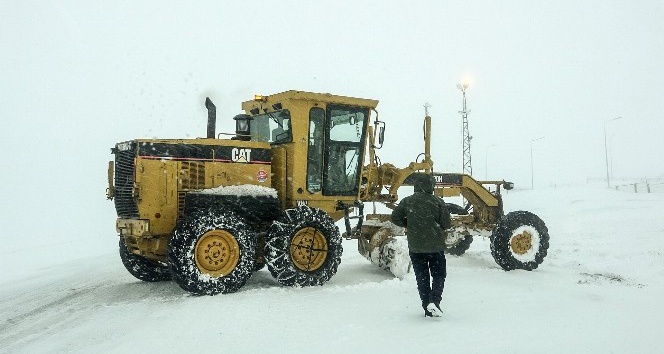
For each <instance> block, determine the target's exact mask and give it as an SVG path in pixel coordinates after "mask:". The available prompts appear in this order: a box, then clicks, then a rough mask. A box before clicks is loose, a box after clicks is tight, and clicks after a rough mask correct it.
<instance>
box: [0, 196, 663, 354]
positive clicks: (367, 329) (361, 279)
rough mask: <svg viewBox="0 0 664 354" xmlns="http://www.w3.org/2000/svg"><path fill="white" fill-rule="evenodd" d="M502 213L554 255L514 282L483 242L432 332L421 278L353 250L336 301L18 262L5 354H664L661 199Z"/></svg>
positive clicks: (1, 304)
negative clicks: (194, 291) (218, 290)
mask: <svg viewBox="0 0 664 354" xmlns="http://www.w3.org/2000/svg"><path fill="white" fill-rule="evenodd" d="M504 199H505V207H506V210H507V211H511V210H529V211H532V212H534V213H536V214H538V215H539V216H540V217H541V218H542V219H543V220H544V221H545V222H546V223H547V226H548V228H549V233H550V235H551V248H550V249H549V255H548V256H547V257H546V259H545V260H544V263H543V264H542V265H541V266H540V268H539V269H537V270H535V271H532V272H527V271H511V272H505V271H503V270H501V269H500V268H499V267H498V266H497V265H496V264H495V262H494V261H493V259H492V258H491V254H490V251H489V243H488V240H486V239H481V238H476V239H475V241H474V243H473V245H472V246H471V248H470V250H469V251H468V253H467V254H466V255H464V256H463V257H448V278H447V282H446V289H445V293H444V299H443V310H444V312H445V313H444V317H443V318H440V319H431V318H424V317H423V314H422V310H421V309H420V304H419V299H418V295H417V290H416V288H415V280H414V278H413V276H412V274H408V275H407V276H406V277H405V279H403V280H399V279H396V278H394V277H393V276H392V275H391V274H389V273H387V272H384V271H382V270H379V269H378V268H377V267H375V266H374V265H372V264H371V263H369V262H368V261H367V260H366V259H364V258H363V257H362V256H360V255H359V253H357V251H356V244H355V242H354V241H344V249H345V251H344V255H343V259H342V264H341V266H340V268H339V272H338V273H337V275H336V276H335V277H334V278H332V280H331V281H330V282H329V283H327V284H326V285H324V286H322V287H315V288H301V289H295V288H284V287H281V286H279V285H278V284H277V282H276V281H275V280H273V279H272V278H271V276H270V274H269V272H268V271H267V270H265V269H264V270H261V271H259V272H257V273H256V274H255V275H254V276H253V277H252V278H251V279H250V280H249V282H248V283H247V285H246V286H245V287H243V288H242V289H241V290H240V291H239V292H237V293H234V294H228V295H218V296H191V295H189V294H187V293H185V292H184V291H182V290H181V289H180V288H179V287H178V286H177V285H176V284H174V283H172V282H163V283H143V282H140V281H138V280H136V279H134V278H133V277H132V276H131V275H129V273H127V272H126V271H125V269H124V268H123V266H122V264H121V262H120V259H119V256H118V254H117V250H116V249H115V248H114V247H109V249H105V248H104V249H93V250H90V251H89V252H88V254H99V255H100V256H94V257H92V256H90V257H88V258H80V257H78V258H76V257H71V256H70V255H69V254H68V253H67V252H62V253H58V254H49V256H48V257H47V258H44V257H43V255H44V254H45V253H46V252H44V251H43V250H39V249H37V250H35V249H31V248H21V249H14V250H4V251H2V255H3V258H4V261H2V262H3V263H7V262H12V261H14V260H16V261H18V260H23V262H21V263H19V264H21V267H19V269H13V270H12V271H11V272H8V271H7V269H8V268H7V267H3V269H5V271H3V274H2V275H1V276H0V286H1V287H2V291H1V292H0V352H8V353H185V352H192V353H201V352H214V353H261V352H269V353H337V354H338V353H406V352H411V353H455V354H460V353H489V352H491V353H570V354H571V353H584V354H585V353H661V352H662V348H661V344H660V342H659V335H661V324H662V323H664V301H662V299H663V298H664V284H663V282H662V279H664V218H663V217H662V216H663V215H664V214H663V211H664V194H663V193H653V194H632V193H627V192H625V191H615V190H607V189H606V188H601V187H591V186H583V187H565V188H558V189H542V190H534V191H511V192H510V193H509V194H506V195H505V198H504ZM108 207H109V208H111V209H112V205H111V204H110V203H109V206H108ZM113 222H114V220H113V219H110V220H108V225H107V226H106V227H105V228H104V227H103V226H100V225H90V226H93V229H95V230H101V231H99V236H98V237H107V238H108V239H109V242H108V243H107V244H108V245H113V244H115V245H117V243H116V241H115V238H114V237H115V236H114V230H113ZM81 230H83V228H81ZM103 230H107V231H103ZM74 231H75V230H74ZM54 232H55V233H56V236H57V232H58V231H57V230H55V231H54ZM63 232H64V231H63ZM67 232H72V230H69V231H67ZM81 237H84V235H81ZM85 237H91V235H89V234H87V233H86V235H85ZM93 244H94V243H93ZM104 244H106V243H104ZM95 245H96V244H95ZM30 260H34V262H31V261H30ZM5 265H6V264H5Z"/></svg>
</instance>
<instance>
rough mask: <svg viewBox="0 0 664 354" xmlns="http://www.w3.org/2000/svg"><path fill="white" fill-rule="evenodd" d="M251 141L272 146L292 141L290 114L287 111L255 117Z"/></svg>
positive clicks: (253, 118)
mask: <svg viewBox="0 0 664 354" xmlns="http://www.w3.org/2000/svg"><path fill="white" fill-rule="evenodd" d="M250 130H251V141H262V142H268V143H270V144H280V143H287V142H290V141H291V140H292V135H291V119H290V112H289V111H288V110H287V109H284V110H281V111H276V112H270V113H264V114H259V115H255V116H253V117H252V120H251V128H250Z"/></svg>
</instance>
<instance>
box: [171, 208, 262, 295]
mask: <svg viewBox="0 0 664 354" xmlns="http://www.w3.org/2000/svg"><path fill="white" fill-rule="evenodd" d="M168 248H169V250H168V261H169V266H170V270H171V274H172V275H173V279H174V280H175V282H177V283H178V285H180V287H181V288H182V289H184V290H186V291H189V292H191V293H194V294H198V295H215V294H219V293H232V292H235V291H237V290H239V289H240V288H241V287H242V286H243V285H244V284H245V283H246V282H247V279H249V277H250V276H251V274H252V271H253V270H254V267H255V256H256V238H255V236H254V234H253V233H252V232H250V231H249V230H248V227H247V225H246V224H245V222H244V220H243V219H242V218H240V217H238V216H237V215H236V214H234V213H232V212H229V211H219V210H210V211H202V212H198V213H195V214H193V215H191V216H189V217H187V218H186V219H185V220H184V221H183V222H181V223H180V224H178V226H177V227H176V228H175V231H174V232H173V237H171V240H170V242H169V245H168Z"/></svg>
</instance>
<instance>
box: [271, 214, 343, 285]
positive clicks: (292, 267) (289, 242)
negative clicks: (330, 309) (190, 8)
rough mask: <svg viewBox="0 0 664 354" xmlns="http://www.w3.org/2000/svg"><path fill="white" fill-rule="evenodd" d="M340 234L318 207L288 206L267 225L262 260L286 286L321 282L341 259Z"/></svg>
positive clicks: (331, 273) (320, 283) (328, 217)
mask: <svg viewBox="0 0 664 354" xmlns="http://www.w3.org/2000/svg"><path fill="white" fill-rule="evenodd" d="M342 252H343V247H342V245H341V235H340V234H339V229H338V228H337V227H336V226H335V225H334V221H333V220H332V218H330V216H329V215H328V214H327V213H325V212H324V211H322V210H320V209H315V208H309V207H306V206H300V207H298V208H296V209H289V210H286V211H285V212H284V215H283V216H282V217H281V218H280V219H279V220H277V221H275V222H274V223H273V224H272V226H271V227H270V229H269V231H268V235H267V242H266V245H265V261H266V263H267V267H268V269H269V270H270V273H271V274H272V276H273V277H274V278H276V279H277V281H278V282H279V283H280V284H282V285H286V286H313V285H323V284H324V283H326V282H327V281H328V280H330V278H332V276H334V274H336V272H337V268H338V267H339V264H340V263H341V253H342Z"/></svg>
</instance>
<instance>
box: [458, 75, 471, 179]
mask: <svg viewBox="0 0 664 354" xmlns="http://www.w3.org/2000/svg"><path fill="white" fill-rule="evenodd" d="M468 86H469V84H468V83H463V84H457V88H458V89H459V90H461V92H462V93H463V108H462V109H461V110H460V111H459V113H460V114H461V119H462V121H463V132H462V134H463V173H465V174H468V175H471V176H472V175H473V164H472V159H471V156H470V141H471V140H472V139H473V137H472V136H470V133H469V131H468V114H469V113H470V110H468V108H467V107H466V89H467V88H468Z"/></svg>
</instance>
